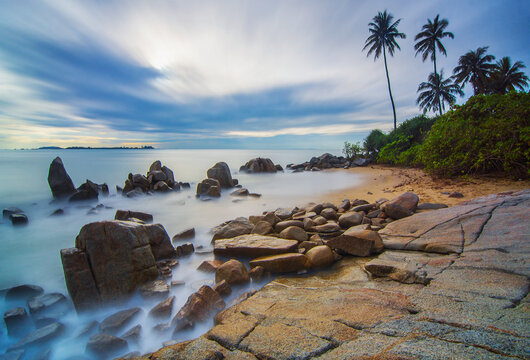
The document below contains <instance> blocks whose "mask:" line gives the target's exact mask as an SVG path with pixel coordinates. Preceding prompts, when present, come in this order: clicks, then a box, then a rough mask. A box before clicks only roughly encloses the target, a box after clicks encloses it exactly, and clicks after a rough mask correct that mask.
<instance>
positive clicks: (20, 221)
mask: <svg viewBox="0 0 530 360" xmlns="http://www.w3.org/2000/svg"><path fill="white" fill-rule="evenodd" d="M9 220H11V224H13V225H15V226H19V225H26V224H27V223H28V217H27V216H26V214H11V215H9Z"/></svg>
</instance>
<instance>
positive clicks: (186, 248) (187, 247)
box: [176, 243, 195, 256]
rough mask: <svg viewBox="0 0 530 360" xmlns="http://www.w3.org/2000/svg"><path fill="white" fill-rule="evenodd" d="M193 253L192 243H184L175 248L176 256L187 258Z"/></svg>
mask: <svg viewBox="0 0 530 360" xmlns="http://www.w3.org/2000/svg"><path fill="white" fill-rule="evenodd" d="M194 251H195V246H193V244H192V243H185V244H182V245H179V246H177V248H176V252H177V256H187V255H191V254H193V252H194Z"/></svg>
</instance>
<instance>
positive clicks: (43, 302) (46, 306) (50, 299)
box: [28, 293, 68, 315]
mask: <svg viewBox="0 0 530 360" xmlns="http://www.w3.org/2000/svg"><path fill="white" fill-rule="evenodd" d="M67 304H68V302H67V300H66V297H65V296H64V295H63V294H61V293H50V294H41V295H38V296H35V297H34V298H31V299H30V300H28V309H29V312H30V313H31V314H32V315H35V314H38V313H42V312H44V311H48V310H53V309H60V308H62V309H65V308H66V307H67Z"/></svg>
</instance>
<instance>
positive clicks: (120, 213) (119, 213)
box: [114, 210, 153, 223]
mask: <svg viewBox="0 0 530 360" xmlns="http://www.w3.org/2000/svg"><path fill="white" fill-rule="evenodd" d="M131 218H135V219H139V220H142V221H143V222H145V223H152V222H153V215H151V214H147V213H144V212H140V211H131V210H116V215H114V220H123V221H127V220H129V219H131Z"/></svg>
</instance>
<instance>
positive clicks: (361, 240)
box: [327, 225, 383, 256]
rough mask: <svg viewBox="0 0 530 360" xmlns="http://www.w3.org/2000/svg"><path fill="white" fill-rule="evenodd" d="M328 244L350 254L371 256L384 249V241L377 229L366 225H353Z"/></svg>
mask: <svg viewBox="0 0 530 360" xmlns="http://www.w3.org/2000/svg"><path fill="white" fill-rule="evenodd" d="M327 245H328V246H330V247H331V248H332V249H337V250H341V251H343V252H345V253H346V254H349V255H355V256H370V255H372V254H377V253H380V252H381V251H383V241H382V240H381V237H380V236H379V234H378V233H377V232H376V231H373V230H368V229H367V228H366V226H364V225H358V226H353V227H351V228H349V229H348V230H346V231H345V232H344V234H342V235H340V236H338V237H335V238H333V239H330V240H328V242H327Z"/></svg>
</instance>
